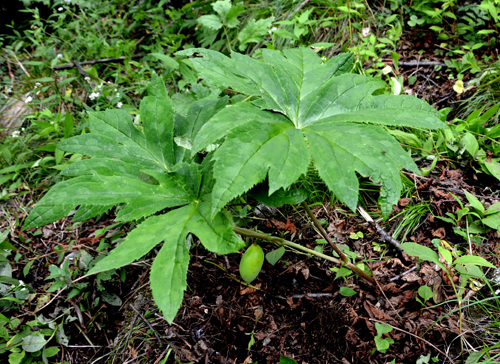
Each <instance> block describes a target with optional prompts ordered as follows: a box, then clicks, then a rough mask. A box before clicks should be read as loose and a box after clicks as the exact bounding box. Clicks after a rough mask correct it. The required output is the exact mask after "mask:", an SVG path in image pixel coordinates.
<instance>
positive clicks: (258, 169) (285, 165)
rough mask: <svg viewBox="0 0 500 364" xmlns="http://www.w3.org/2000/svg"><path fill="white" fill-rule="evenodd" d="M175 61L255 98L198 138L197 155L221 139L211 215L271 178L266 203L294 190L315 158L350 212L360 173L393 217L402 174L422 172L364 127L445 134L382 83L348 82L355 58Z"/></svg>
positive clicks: (215, 120)
mask: <svg viewBox="0 0 500 364" xmlns="http://www.w3.org/2000/svg"><path fill="white" fill-rule="evenodd" d="M177 54H178V55H182V56H191V55H198V56H200V57H197V58H191V62H192V64H193V66H194V67H195V68H196V70H197V71H198V72H199V73H200V75H201V76H202V77H203V78H204V79H205V80H206V82H208V83H209V84H212V85H214V86H216V87H224V88H227V87H229V88H232V89H234V90H235V91H237V92H240V93H243V94H246V95H249V96H252V97H253V98H255V99H254V100H253V101H251V102H243V103H239V104H236V105H234V106H229V107H226V108H225V109H223V110H222V111H221V112H219V113H218V114H217V115H215V116H214V117H212V119H211V120H210V121H209V122H208V123H206V124H205V125H204V126H203V127H202V128H201V130H200V132H199V133H198V136H197V137H196V138H195V139H194V142H193V148H192V153H196V152H197V151H199V150H201V149H203V148H204V147H206V146H207V145H209V144H211V143H214V142H216V141H217V140H222V138H225V141H224V142H223V144H222V146H221V147H219V149H218V150H217V151H216V152H215V154H214V160H215V164H214V176H215V179H216V182H215V186H214V190H213V195H212V201H213V206H212V215H214V214H215V213H217V211H218V210H219V209H220V208H222V207H223V206H224V205H225V204H226V203H228V202H229V201H230V200H231V199H232V198H234V197H236V196H238V195H239V194H242V193H244V192H245V191H247V190H248V189H250V188H251V187H252V186H253V185H255V184H256V183H258V182H260V181H262V180H263V179H264V178H266V176H267V177H268V181H269V194H272V193H273V192H274V191H276V190H278V189H280V188H284V189H286V188H288V187H289V186H290V185H291V184H292V183H293V182H295V180H296V179H297V178H298V177H299V176H300V175H301V174H303V173H305V171H306V167H307V165H308V164H309V162H310V157H311V156H312V160H313V162H314V164H315V166H316V168H317V169H318V172H319V175H320V177H321V178H322V179H324V180H325V182H326V183H327V186H328V187H329V188H330V190H331V191H332V192H333V193H334V194H335V195H336V196H337V198H339V199H340V201H342V202H344V203H346V204H347V205H348V206H349V207H350V208H351V209H353V210H355V209H356V206H357V201H358V194H359V187H358V176H357V174H360V175H362V176H366V177H370V178H371V179H372V180H373V181H374V182H376V183H381V187H382V190H381V195H380V198H379V202H380V204H381V208H382V213H383V215H384V216H386V217H387V216H388V215H389V214H390V213H391V211H392V205H393V204H395V203H396V202H397V201H398V199H399V196H400V192H401V188H402V184H401V179H400V175H399V169H400V168H406V169H409V170H411V171H414V172H415V173H419V172H418V169H417V167H416V165H415V164H414V163H413V160H412V159H411V158H410V156H409V155H408V154H406V153H405V152H404V150H403V149H402V148H401V147H400V146H399V144H398V143H397V142H396V141H395V140H394V138H393V137H392V136H391V135H390V134H389V133H388V132H386V131H385V129H384V128H383V127H380V126H376V125H365V124H380V125H390V126H408V127H416V128H425V129H438V128H445V127H446V124H444V123H443V122H442V120H441V117H442V116H441V114H440V113H439V112H437V111H436V110H435V109H434V108H433V107H431V106H430V105H428V104H427V103H425V102H424V101H422V100H418V99H417V98H415V97H411V96H394V95H384V94H382V93H381V92H380V91H381V90H382V89H383V88H384V87H385V83H384V82H382V81H381V80H377V79H373V78H370V77H367V76H362V75H356V74H350V73H348V72H349V71H350V70H351V68H352V64H353V57H352V55H350V54H341V55H339V56H336V57H333V58H332V59H330V60H329V61H328V62H326V63H324V64H322V62H321V59H320V58H319V56H317V55H316V53H315V52H314V51H313V50H311V49H308V48H298V49H288V50H284V51H283V54H281V53H279V52H276V51H272V50H268V49H264V50H262V58H263V60H262V61H260V60H255V59H252V58H250V57H248V56H244V55H241V54H238V53H234V52H233V53H232V54H231V58H228V57H226V56H224V55H222V54H220V53H217V52H214V51H209V50H203V49H189V50H185V51H181V52H178V53H177ZM375 92H377V93H376V94H375ZM279 168H281V172H279Z"/></svg>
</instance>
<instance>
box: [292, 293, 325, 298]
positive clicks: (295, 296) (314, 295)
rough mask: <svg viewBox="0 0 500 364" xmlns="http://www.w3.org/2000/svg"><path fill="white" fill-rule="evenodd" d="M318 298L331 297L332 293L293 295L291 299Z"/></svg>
mask: <svg viewBox="0 0 500 364" xmlns="http://www.w3.org/2000/svg"><path fill="white" fill-rule="evenodd" d="M306 296H307V297H311V298H318V297H333V294H332V293H304V294H294V295H293V296H292V297H293V298H304V297H306Z"/></svg>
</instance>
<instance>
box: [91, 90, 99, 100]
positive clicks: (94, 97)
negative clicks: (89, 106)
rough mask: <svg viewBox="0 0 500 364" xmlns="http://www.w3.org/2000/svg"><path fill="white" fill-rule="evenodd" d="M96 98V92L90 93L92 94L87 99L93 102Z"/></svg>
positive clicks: (97, 95)
mask: <svg viewBox="0 0 500 364" xmlns="http://www.w3.org/2000/svg"><path fill="white" fill-rule="evenodd" d="M98 97H99V93H97V92H92V93H91V94H90V96H89V98H90V99H91V100H94V99H96V98H98Z"/></svg>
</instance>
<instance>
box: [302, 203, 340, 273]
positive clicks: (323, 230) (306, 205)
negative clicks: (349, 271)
mask: <svg viewBox="0 0 500 364" xmlns="http://www.w3.org/2000/svg"><path fill="white" fill-rule="evenodd" d="M301 205H302V207H303V208H304V210H306V212H307V214H308V215H309V217H310V218H311V220H312V221H313V223H314V225H315V226H316V228H317V229H318V230H319V232H320V233H321V235H323V237H324V238H325V240H326V241H327V242H328V244H330V246H331V247H332V249H333V250H335V252H336V253H337V254H338V255H339V257H340V259H342V264H346V263H347V262H349V259H347V257H346V256H345V254H344V253H343V252H342V251H341V250H340V249H339V247H338V246H337V244H335V243H334V242H333V241H332V239H330V236H329V235H328V233H327V232H326V231H325V229H323V226H321V223H320V222H319V221H318V219H317V218H316V216H314V214H313V212H312V211H311V209H310V208H309V205H308V204H307V203H306V202H305V201H303V202H302V203H301Z"/></svg>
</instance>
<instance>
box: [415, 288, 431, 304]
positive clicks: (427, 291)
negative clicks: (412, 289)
mask: <svg viewBox="0 0 500 364" xmlns="http://www.w3.org/2000/svg"><path fill="white" fill-rule="evenodd" d="M418 295H419V296H420V297H422V299H423V301H421V300H420V298H418V297H417V298H416V300H417V301H418V302H420V304H421V305H422V306H423V307H425V302H427V301H428V300H430V299H431V298H432V296H433V293H432V289H431V288H430V287H429V286H422V287H420V288H419V289H418Z"/></svg>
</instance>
